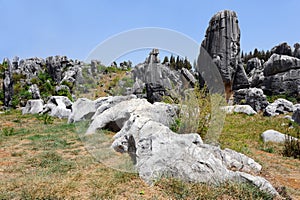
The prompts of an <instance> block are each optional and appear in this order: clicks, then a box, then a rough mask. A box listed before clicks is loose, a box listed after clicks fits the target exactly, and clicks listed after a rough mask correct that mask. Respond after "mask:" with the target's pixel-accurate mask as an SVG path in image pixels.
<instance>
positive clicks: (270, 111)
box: [264, 99, 294, 116]
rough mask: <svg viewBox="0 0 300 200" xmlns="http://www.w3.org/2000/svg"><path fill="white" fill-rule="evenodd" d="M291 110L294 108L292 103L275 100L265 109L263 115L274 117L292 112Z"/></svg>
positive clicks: (284, 100)
mask: <svg viewBox="0 0 300 200" xmlns="http://www.w3.org/2000/svg"><path fill="white" fill-rule="evenodd" d="M293 108H294V106H293V103H292V102H290V101H288V100H286V99H277V100H275V101H274V102H273V103H271V104H269V105H268V106H267V107H266V109H265V111H264V115H266V116H276V115H279V114H285V113H288V112H293Z"/></svg>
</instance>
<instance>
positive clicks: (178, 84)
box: [131, 49, 197, 103]
mask: <svg viewBox="0 0 300 200" xmlns="http://www.w3.org/2000/svg"><path fill="white" fill-rule="evenodd" d="M158 55H159V50H158V49H153V50H152V51H151V52H150V54H149V56H148V57H147V58H146V61H145V62H144V63H142V64H139V65H137V66H136V67H135V68H134V69H133V70H132V71H131V73H132V78H133V80H134V81H135V82H134V85H133V88H132V90H131V93H132V94H135V95H137V96H139V97H146V98H147V100H148V101H149V102H151V103H154V102H159V101H162V99H163V97H164V96H169V97H171V99H175V98H176V96H177V95H178V93H179V94H180V93H182V92H183V90H184V89H186V88H189V87H193V86H194V85H195V84H196V82H197V80H196V78H195V77H194V75H193V74H192V73H191V72H190V71H189V70H187V69H185V68H183V69H181V70H180V71H176V70H171V69H170V68H169V67H168V66H167V65H166V64H161V63H160V59H159V56H158Z"/></svg>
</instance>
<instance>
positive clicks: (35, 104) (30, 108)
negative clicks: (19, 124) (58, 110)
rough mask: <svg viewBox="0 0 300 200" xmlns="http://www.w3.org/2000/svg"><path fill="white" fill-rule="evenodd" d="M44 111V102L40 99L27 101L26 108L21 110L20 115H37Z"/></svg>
mask: <svg viewBox="0 0 300 200" xmlns="http://www.w3.org/2000/svg"><path fill="white" fill-rule="evenodd" d="M43 109H44V101H43V100H42V99H32V100H28V101H27V103H26V106H25V107H23V108H22V114H23V115H24V114H38V113H41V112H42V111H43Z"/></svg>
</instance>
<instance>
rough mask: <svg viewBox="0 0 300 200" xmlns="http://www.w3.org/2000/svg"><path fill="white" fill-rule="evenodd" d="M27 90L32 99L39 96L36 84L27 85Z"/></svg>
mask: <svg viewBox="0 0 300 200" xmlns="http://www.w3.org/2000/svg"><path fill="white" fill-rule="evenodd" d="M29 92H30V93H31V95H32V98H33V99H40V98H41V95H40V89H39V88H38V86H37V85H36V84H33V85H31V86H30V87H29Z"/></svg>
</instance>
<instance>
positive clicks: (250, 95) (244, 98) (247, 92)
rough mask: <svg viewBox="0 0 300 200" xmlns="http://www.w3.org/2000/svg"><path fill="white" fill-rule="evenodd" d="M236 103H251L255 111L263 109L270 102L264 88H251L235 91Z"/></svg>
mask: <svg viewBox="0 0 300 200" xmlns="http://www.w3.org/2000/svg"><path fill="white" fill-rule="evenodd" d="M234 104H238V105H239V104H241V105H250V106H251V107H252V108H253V109H254V110H255V111H262V110H264V109H265V108H266V107H267V106H268V105H269V102H268V101H267V97H266V95H264V92H263V90H262V89H259V88H249V89H240V90H237V91H235V93H234Z"/></svg>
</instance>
